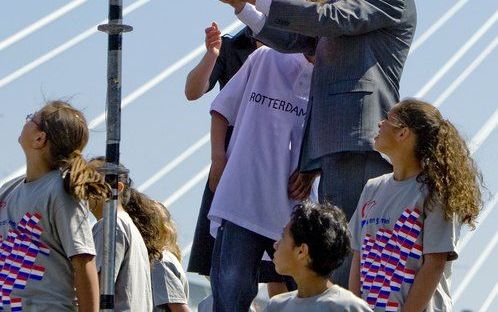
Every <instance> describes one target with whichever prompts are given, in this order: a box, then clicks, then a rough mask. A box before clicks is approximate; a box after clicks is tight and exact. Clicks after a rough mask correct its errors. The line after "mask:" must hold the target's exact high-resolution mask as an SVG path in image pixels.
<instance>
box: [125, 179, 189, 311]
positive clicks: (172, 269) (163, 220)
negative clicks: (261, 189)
mask: <svg viewBox="0 0 498 312" xmlns="http://www.w3.org/2000/svg"><path fill="white" fill-rule="evenodd" d="M130 183H131V182H128V183H125V185H128V187H126V186H125V188H124V190H123V196H122V197H123V199H124V200H123V201H122V208H123V210H124V211H125V212H126V213H127V214H128V215H129V217H130V219H131V220H132V221H133V224H134V225H135V226H136V228H137V229H138V231H139V232H140V235H141V238H142V239H143V242H144V244H145V247H146V249H147V254H148V259H149V265H150V280H151V287H152V289H151V290H152V301H153V306H154V308H153V311H172V312H188V311H190V310H189V308H188V282H187V277H186V275H185V272H184V270H183V268H182V265H181V263H180V262H181V251H180V248H179V247H178V243H177V233H176V227H175V223H174V222H173V220H172V219H171V215H170V213H169V211H168V210H167V209H166V207H164V206H163V205H162V204H161V203H159V202H157V201H155V200H152V199H150V198H149V197H147V196H146V195H145V194H143V193H140V192H139V191H137V190H136V189H134V188H133V187H129V185H130ZM136 239H137V240H139V241H141V239H138V238H136ZM132 311H134V310H132Z"/></svg>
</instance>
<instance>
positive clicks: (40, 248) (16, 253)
mask: <svg viewBox="0 0 498 312" xmlns="http://www.w3.org/2000/svg"><path fill="white" fill-rule="evenodd" d="M40 220H41V215H40V214H39V213H35V214H31V213H29V212H28V213H26V214H25V215H24V216H23V217H22V218H21V220H20V221H19V223H18V224H17V227H16V228H14V229H11V230H9V232H8V235H7V237H6V238H3V237H1V236H0V293H1V296H2V300H1V301H0V311H2V310H4V308H7V307H10V310H11V311H22V299H21V298H18V297H13V296H12V291H13V290H14V289H19V290H22V289H24V288H25V287H26V285H27V283H28V280H41V279H42V278H43V274H44V273H45V268H44V267H42V266H40V265H36V264H35V262H36V258H37V257H38V254H42V255H45V256H48V255H49V253H50V250H49V248H48V246H46V245H45V244H44V243H43V242H42V241H41V240H40V238H41V235H42V233H43V228H42V227H41V226H40V225H39V224H38V223H39V222H40Z"/></svg>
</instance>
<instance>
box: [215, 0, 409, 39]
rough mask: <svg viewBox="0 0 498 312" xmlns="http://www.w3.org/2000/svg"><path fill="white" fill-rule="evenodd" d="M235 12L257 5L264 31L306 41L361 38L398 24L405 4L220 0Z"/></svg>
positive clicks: (396, 0) (385, 0)
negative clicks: (361, 35)
mask: <svg viewBox="0 0 498 312" xmlns="http://www.w3.org/2000/svg"><path fill="white" fill-rule="evenodd" d="M221 1H222V2H226V3H229V4H230V5H232V6H233V7H234V8H235V9H236V10H237V8H239V9H240V7H241V4H240V3H244V4H245V3H256V7H257V8H258V10H261V11H266V10H268V12H262V13H263V14H264V15H266V19H265V24H264V28H274V29H278V30H281V31H285V32H291V33H296V34H300V35H304V36H307V37H312V38H314V37H332V38H333V37H339V36H343V35H347V36H350V35H360V34H364V33H367V32H370V31H373V30H376V29H381V28H385V27H390V26H395V25H397V24H399V23H400V21H401V19H402V18H403V14H404V11H405V6H406V0H337V1H325V2H324V1H308V0H257V1H254V0H221Z"/></svg>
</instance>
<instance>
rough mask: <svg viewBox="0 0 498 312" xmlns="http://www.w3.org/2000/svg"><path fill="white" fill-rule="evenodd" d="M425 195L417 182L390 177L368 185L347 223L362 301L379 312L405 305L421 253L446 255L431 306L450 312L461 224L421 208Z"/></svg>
mask: <svg viewBox="0 0 498 312" xmlns="http://www.w3.org/2000/svg"><path fill="white" fill-rule="evenodd" d="M425 197H426V191H425V188H424V187H423V185H422V184H420V183H418V182H417V181H416V177H413V178H411V179H407V180H404V181H396V180H394V178H393V174H392V173H389V174H386V175H383V176H380V177H377V178H375V179H371V180H369V181H368V182H367V184H366V185H365V188H364V189H363V192H362V194H361V197H360V200H359V202H358V206H357V208H356V211H355V213H354V214H353V217H352V218H351V221H350V223H349V228H350V231H351V235H352V240H351V245H352V248H353V250H356V251H359V252H360V255H361V260H360V285H361V293H362V297H363V298H364V299H365V300H366V301H367V302H368V304H369V305H370V307H372V308H373V309H374V310H376V311H398V310H400V309H401V307H402V306H403V304H404V302H405V300H406V298H407V296H408V291H409V290H410V287H411V286H412V284H413V281H414V279H415V275H416V274H417V272H418V271H419V270H420V268H421V266H422V264H423V254H428V253H442V252H447V253H448V262H447V263H446V267H445V270H444V273H443V276H442V277H441V280H440V281H439V284H438V286H437V288H436V291H435V293H434V296H433V297H432V299H431V301H430V302H429V305H428V306H427V310H426V311H428V312H431V311H450V310H451V297H450V290H449V281H450V276H451V263H452V262H451V261H452V260H455V259H456V258H457V257H458V255H457V253H456V245H457V241H458V238H459V236H460V223H459V222H458V221H457V220H456V218H453V220H452V221H446V220H445V219H444V217H443V211H442V208H441V206H439V205H434V206H433V207H429V208H428V209H425V210H424V209H423V202H424V199H425Z"/></svg>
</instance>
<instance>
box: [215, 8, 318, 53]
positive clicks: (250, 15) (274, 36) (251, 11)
mask: <svg viewBox="0 0 498 312" xmlns="http://www.w3.org/2000/svg"><path fill="white" fill-rule="evenodd" d="M222 1H225V0H222ZM227 1H231V2H227V3H229V4H230V5H232V7H233V8H234V10H235V14H236V15H237V18H238V19H239V20H240V21H241V22H243V23H244V24H246V25H247V26H249V28H251V30H252V31H253V34H254V36H255V38H256V39H258V40H259V41H261V42H263V43H264V44H265V45H266V46H269V47H271V48H273V49H275V50H277V51H279V52H282V53H305V54H310V55H311V54H313V53H314V50H315V47H316V43H317V38H315V37H310V36H304V35H301V34H297V33H291V32H288V31H283V30H280V29H276V28H274V27H267V25H266V16H265V15H264V14H263V13H262V12H260V11H257V10H256V8H255V7H254V6H253V5H252V4H250V3H244V2H238V1H239V0H227ZM232 1H233V2H232Z"/></svg>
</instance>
